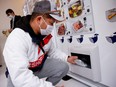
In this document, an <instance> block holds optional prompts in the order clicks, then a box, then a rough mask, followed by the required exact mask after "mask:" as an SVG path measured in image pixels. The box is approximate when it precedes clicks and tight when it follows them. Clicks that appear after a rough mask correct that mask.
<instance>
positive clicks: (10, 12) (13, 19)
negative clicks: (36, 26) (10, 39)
mask: <svg viewBox="0 0 116 87" xmlns="http://www.w3.org/2000/svg"><path fill="white" fill-rule="evenodd" d="M6 15H7V16H8V17H9V18H10V19H11V20H10V29H8V30H9V32H11V31H12V30H13V29H14V28H15V27H16V23H17V21H18V20H19V19H20V18H21V16H20V15H16V14H15V12H14V11H13V10H12V9H7V10H6Z"/></svg>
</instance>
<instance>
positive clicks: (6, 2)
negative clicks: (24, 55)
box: [0, 0, 25, 64]
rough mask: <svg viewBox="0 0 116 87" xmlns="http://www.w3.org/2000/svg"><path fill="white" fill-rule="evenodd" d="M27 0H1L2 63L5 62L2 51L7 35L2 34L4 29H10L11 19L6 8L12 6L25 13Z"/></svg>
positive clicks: (0, 49)
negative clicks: (24, 6)
mask: <svg viewBox="0 0 116 87" xmlns="http://www.w3.org/2000/svg"><path fill="white" fill-rule="evenodd" d="M24 2H25V0H0V64H3V63H4V60H3V56H2V51H3V47H4V43H5V40H6V37H5V36H4V35H3V34H2V31H3V30H6V29H9V27H10V19H9V18H8V17H7V16H6V13H5V11H6V9H8V8H11V9H13V10H14V12H15V13H16V14H18V15H21V16H22V15H23V11H22V8H23V5H24Z"/></svg>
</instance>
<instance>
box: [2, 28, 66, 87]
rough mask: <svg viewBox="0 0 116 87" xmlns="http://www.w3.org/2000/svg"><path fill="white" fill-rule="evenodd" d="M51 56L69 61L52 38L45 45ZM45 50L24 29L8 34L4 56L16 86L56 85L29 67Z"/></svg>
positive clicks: (45, 86) (40, 86) (37, 86)
mask: <svg viewBox="0 0 116 87" xmlns="http://www.w3.org/2000/svg"><path fill="white" fill-rule="evenodd" d="M43 49H44V50H45V52H48V56H50V58H56V59H60V60H63V61H67V55H66V54H64V53H63V52H61V51H59V50H56V49H55V47H54V43H53V42H52V39H47V43H46V45H44V46H43ZM42 55H43V52H42V51H41V49H40V48H39V46H38V45H36V44H35V43H33V42H32V38H31V37H30V35H29V34H28V33H27V32H25V31H23V30H22V29H19V28H16V29H14V30H13V31H12V33H11V34H10V35H9V36H8V38H7V41H6V44H5V47H4V51H3V56H4V59H5V63H6V66H7V68H8V70H9V73H10V77H11V80H12V82H13V84H14V86H15V87H54V86H53V85H52V83H50V82H47V81H45V80H43V79H39V78H38V77H37V76H35V75H34V74H33V72H32V71H31V70H30V69H28V68H29V67H30V65H31V63H32V67H33V64H35V65H34V66H36V65H37V64H36V63H35V61H38V59H39V58H41V56H42ZM59 55H60V56H59Z"/></svg>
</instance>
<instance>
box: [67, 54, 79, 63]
mask: <svg viewBox="0 0 116 87" xmlns="http://www.w3.org/2000/svg"><path fill="white" fill-rule="evenodd" d="M76 59H78V57H77V56H69V57H68V59H67V61H68V62H69V63H71V64H75V60H76Z"/></svg>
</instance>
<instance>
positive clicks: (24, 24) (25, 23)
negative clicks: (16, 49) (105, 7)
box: [16, 15, 45, 45]
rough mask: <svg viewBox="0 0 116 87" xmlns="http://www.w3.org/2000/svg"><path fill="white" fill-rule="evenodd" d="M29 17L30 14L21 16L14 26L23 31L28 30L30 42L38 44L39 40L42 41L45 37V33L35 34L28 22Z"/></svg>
mask: <svg viewBox="0 0 116 87" xmlns="http://www.w3.org/2000/svg"><path fill="white" fill-rule="evenodd" d="M30 19H31V15H27V16H23V17H21V19H20V20H19V21H18V22H17V24H16V28H20V29H22V30H24V31H25V32H28V33H29V35H30V36H31V38H32V42H34V43H36V44H38V45H39V44H40V42H42V43H43V38H44V37H45V35H41V34H38V35H36V34H35V33H34V31H33V29H32V28H31V26H30V24H29V23H30ZM43 44H44V43H43Z"/></svg>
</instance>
